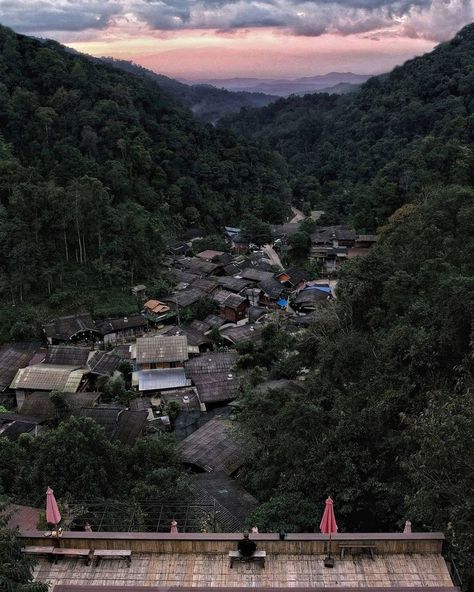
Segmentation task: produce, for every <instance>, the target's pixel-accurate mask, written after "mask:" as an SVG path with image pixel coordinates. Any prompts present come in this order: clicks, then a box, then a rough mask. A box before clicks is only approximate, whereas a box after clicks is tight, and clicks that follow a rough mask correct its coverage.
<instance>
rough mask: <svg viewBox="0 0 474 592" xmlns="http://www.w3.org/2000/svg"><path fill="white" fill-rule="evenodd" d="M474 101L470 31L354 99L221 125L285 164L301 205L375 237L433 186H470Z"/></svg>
mask: <svg viewBox="0 0 474 592" xmlns="http://www.w3.org/2000/svg"><path fill="white" fill-rule="evenodd" d="M473 96H474V25H469V26H467V27H465V28H464V29H463V30H462V31H460V33H459V34H458V35H456V37H455V38H454V39H453V40H452V41H450V42H448V43H443V44H441V45H440V46H438V47H437V48H436V49H435V50H434V51H433V52H431V53H429V54H427V55H424V56H422V57H419V58H415V59H413V60H411V61H409V62H407V63H406V64H404V65H403V66H400V67H397V68H395V69H394V70H393V71H392V72H391V73H390V74H388V75H383V76H379V77H374V78H371V79H369V80H368V81H367V82H366V83H365V84H364V85H362V87H361V88H360V91H359V92H357V93H355V94H349V95H344V96H341V97H336V96H328V95H319V94H318V95H306V96H304V97H301V98H299V97H290V98H288V99H284V100H279V101H277V102H276V103H273V104H272V105H269V106H267V107H265V108H263V109H246V110H244V111H242V113H241V114H240V115H236V116H232V117H229V118H226V119H225V120H224V122H223V125H226V126H228V127H231V128H232V129H233V130H235V131H237V132H239V133H240V134H242V135H244V136H247V137H253V138H258V139H260V140H261V141H262V142H263V143H264V144H266V145H268V146H270V147H273V148H276V149H277V150H278V151H279V152H280V154H282V155H283V156H284V157H285V159H286V160H287V162H288V165H289V168H290V172H291V176H292V184H293V188H294V199H295V202H296V203H298V204H302V203H304V202H309V203H310V204H311V205H317V206H318V209H325V210H327V211H328V212H329V214H330V216H331V218H334V219H340V218H342V217H346V216H348V215H350V216H352V218H353V220H354V222H355V224H356V226H357V227H358V228H359V229H361V230H364V229H365V230H373V229H375V228H376V227H377V226H379V225H380V224H383V223H384V221H385V220H386V219H387V217H388V216H389V215H390V214H391V213H392V212H393V211H394V210H395V209H396V208H398V207H399V206H400V205H402V204H403V203H405V202H407V201H410V200H411V199H412V198H414V197H416V196H417V195H419V194H420V193H422V192H423V191H426V190H427V189H429V188H430V187H435V186H437V185H438V184H444V183H472V182H473V180H474V166H473V165H474V158H473V151H472V148H473V141H474V125H473V121H474V120H473V113H474V99H473Z"/></svg>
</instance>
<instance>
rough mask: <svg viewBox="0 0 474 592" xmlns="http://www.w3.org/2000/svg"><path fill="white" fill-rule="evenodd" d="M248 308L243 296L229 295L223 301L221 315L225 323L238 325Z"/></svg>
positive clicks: (246, 300) (247, 302)
mask: <svg viewBox="0 0 474 592" xmlns="http://www.w3.org/2000/svg"><path fill="white" fill-rule="evenodd" d="M248 307H249V301H248V299H247V298H246V297H245V296H241V295H240V294H231V295H230V296H228V297H227V298H226V299H225V300H224V303H223V305H222V314H223V315H224V318H225V320H226V321H229V322H230V323H238V322H239V321H241V320H242V319H244V318H245V316H246V313H247V308H248Z"/></svg>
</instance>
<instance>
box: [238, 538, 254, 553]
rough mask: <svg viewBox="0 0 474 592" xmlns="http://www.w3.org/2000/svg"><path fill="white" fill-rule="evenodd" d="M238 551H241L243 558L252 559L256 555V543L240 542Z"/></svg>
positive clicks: (249, 541)
mask: <svg viewBox="0 0 474 592" xmlns="http://www.w3.org/2000/svg"><path fill="white" fill-rule="evenodd" d="M237 549H238V550H239V552H240V554H241V555H242V557H251V556H252V555H253V554H254V553H255V551H256V549H257V545H256V544H255V543H254V541H251V540H249V539H242V540H241V541H239V543H238V545H237Z"/></svg>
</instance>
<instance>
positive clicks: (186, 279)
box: [169, 267, 200, 287]
mask: <svg viewBox="0 0 474 592" xmlns="http://www.w3.org/2000/svg"><path fill="white" fill-rule="evenodd" d="M169 276H170V278H171V280H172V281H173V282H175V284H185V287H188V286H189V285H190V284H192V283H193V282H194V280H197V279H199V278H200V275H199V274H195V273H189V272H188V271H184V269H177V268H176V267H175V268H173V269H170V271H169Z"/></svg>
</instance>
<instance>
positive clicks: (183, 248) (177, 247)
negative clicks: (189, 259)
mask: <svg viewBox="0 0 474 592" xmlns="http://www.w3.org/2000/svg"><path fill="white" fill-rule="evenodd" d="M190 252H191V247H190V246H189V245H188V243H185V242H184V241H179V240H175V241H172V242H171V243H170V244H169V245H168V253H169V254H170V255H174V256H179V255H187V254H188V253H190Z"/></svg>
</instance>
